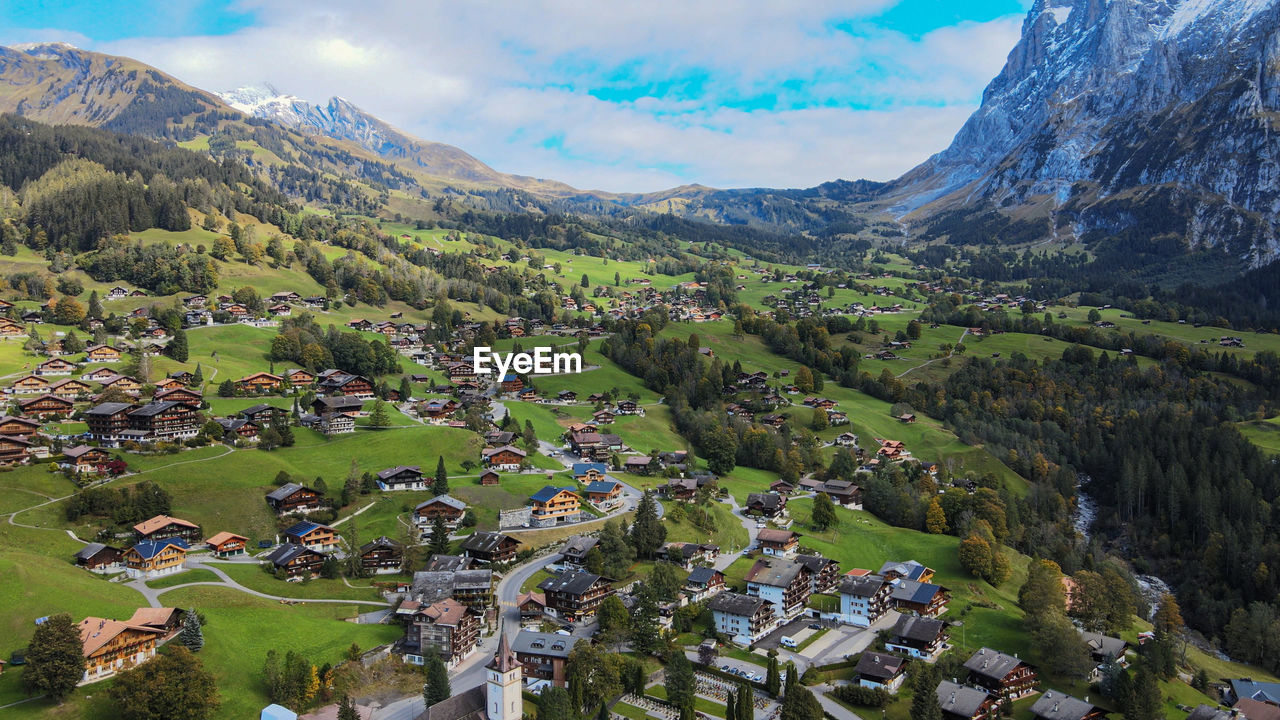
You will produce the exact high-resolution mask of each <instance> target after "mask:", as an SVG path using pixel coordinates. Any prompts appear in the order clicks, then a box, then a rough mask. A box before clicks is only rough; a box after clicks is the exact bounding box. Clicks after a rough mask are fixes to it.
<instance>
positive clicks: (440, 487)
mask: <svg viewBox="0 0 1280 720" xmlns="http://www.w3.org/2000/svg"><path fill="white" fill-rule="evenodd" d="M431 492H433V493H435V494H437V495H447V494H449V471H448V470H446V469H445V467H444V456H443V455H440V456H439V457H438V458H437V460H436V477H435V480H434V482H432V483H431Z"/></svg>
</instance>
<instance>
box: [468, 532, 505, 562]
mask: <svg viewBox="0 0 1280 720" xmlns="http://www.w3.org/2000/svg"><path fill="white" fill-rule="evenodd" d="M519 547H520V541H519V540H517V539H515V538H513V537H511V536H510V535H504V534H502V533H496V532H474V533H471V534H470V535H468V536H467V538H466V539H465V540H463V541H462V545H461V546H460V549H461V550H462V553H463V554H464V555H466V556H467V557H469V558H472V559H474V560H477V561H479V562H484V563H507V562H511V561H512V560H514V559H515V557H516V550H517V549H518V548H519Z"/></svg>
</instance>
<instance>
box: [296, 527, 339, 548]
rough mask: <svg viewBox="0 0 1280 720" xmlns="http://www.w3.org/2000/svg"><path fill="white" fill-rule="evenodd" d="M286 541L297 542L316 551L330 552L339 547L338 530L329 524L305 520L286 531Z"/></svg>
mask: <svg viewBox="0 0 1280 720" xmlns="http://www.w3.org/2000/svg"><path fill="white" fill-rule="evenodd" d="M284 538H285V542H291V543H297V544H298V545H303V546H305V547H309V548H311V549H312V550H315V551H316V552H328V551H330V550H333V549H335V548H336V547H338V538H337V532H336V531H335V530H334V529H333V528H331V527H329V526H328V525H321V524H320V523H313V522H308V521H306V520H303V521H302V522H298V523H294V524H293V525H292V526H290V527H289V528H288V529H287V530H285V531H284Z"/></svg>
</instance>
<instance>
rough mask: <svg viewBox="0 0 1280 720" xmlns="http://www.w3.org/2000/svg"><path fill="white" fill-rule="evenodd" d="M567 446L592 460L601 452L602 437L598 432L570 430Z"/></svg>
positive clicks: (602, 449) (602, 447) (602, 445)
mask: <svg viewBox="0 0 1280 720" xmlns="http://www.w3.org/2000/svg"><path fill="white" fill-rule="evenodd" d="M569 447H570V448H572V449H573V451H574V452H575V453H577V454H578V455H581V456H582V457H584V458H590V459H592V460H594V459H596V456H597V455H600V454H603V451H604V438H602V437H600V433H598V432H570V433H569Z"/></svg>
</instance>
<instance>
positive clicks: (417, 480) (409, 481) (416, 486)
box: [378, 465, 427, 491]
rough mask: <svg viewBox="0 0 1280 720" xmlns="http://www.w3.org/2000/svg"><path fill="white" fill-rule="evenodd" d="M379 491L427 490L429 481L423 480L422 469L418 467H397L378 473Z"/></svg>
mask: <svg viewBox="0 0 1280 720" xmlns="http://www.w3.org/2000/svg"><path fill="white" fill-rule="evenodd" d="M378 489H380V490H383V491H391V490H426V489H427V481H426V480H424V479H423V478H422V468H421V467H419V466H418V465H397V466H396V467H393V468H387V469H386V470H382V471H380V472H378Z"/></svg>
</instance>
